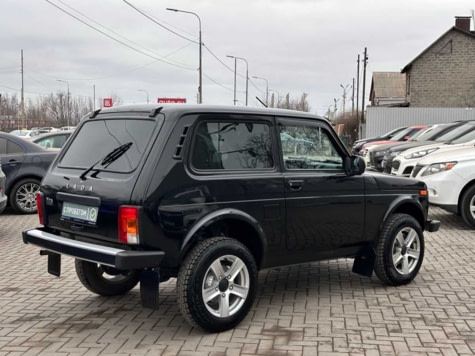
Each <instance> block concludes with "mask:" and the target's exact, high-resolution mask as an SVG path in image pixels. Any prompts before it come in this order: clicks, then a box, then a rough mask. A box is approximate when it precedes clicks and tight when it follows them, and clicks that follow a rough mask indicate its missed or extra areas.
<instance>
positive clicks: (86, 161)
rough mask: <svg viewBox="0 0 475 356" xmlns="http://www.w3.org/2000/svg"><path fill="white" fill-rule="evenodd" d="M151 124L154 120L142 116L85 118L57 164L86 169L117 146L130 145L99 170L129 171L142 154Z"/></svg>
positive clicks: (151, 127)
mask: <svg viewBox="0 0 475 356" xmlns="http://www.w3.org/2000/svg"><path fill="white" fill-rule="evenodd" d="M155 125H156V121H154V120H145V119H107V120H91V121H87V122H86V123H85V124H84V125H83V126H82V127H81V128H80V129H79V132H78V134H77V136H76V137H74V139H73V141H72V142H71V145H70V146H69V147H68V148H67V150H66V152H65V153H64V155H63V157H62V159H61V162H60V164H59V166H60V167H69V168H83V169H87V168H88V167H90V166H92V165H93V164H95V163H99V162H100V161H102V160H103V159H104V158H105V157H106V156H107V155H109V154H110V153H111V152H113V151H114V150H116V149H117V148H119V147H121V146H123V145H130V148H128V149H127V150H126V152H125V153H123V154H120V155H118V157H117V158H116V159H114V160H112V162H111V163H108V164H107V165H103V166H102V169H101V170H103V171H113V172H130V171H133V170H134V169H135V168H136V167H137V165H138V163H139V161H140V159H141V157H142V155H143V154H144V151H145V147H146V146H147V144H148V142H149V140H150V136H151V135H152V132H153V130H154V127H155Z"/></svg>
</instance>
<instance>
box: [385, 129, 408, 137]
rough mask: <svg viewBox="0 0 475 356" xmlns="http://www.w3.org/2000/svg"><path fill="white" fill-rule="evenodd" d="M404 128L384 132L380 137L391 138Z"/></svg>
mask: <svg viewBox="0 0 475 356" xmlns="http://www.w3.org/2000/svg"><path fill="white" fill-rule="evenodd" d="M404 129H405V127H398V128H397V129H392V130H391V131H388V132H386V133H385V134H383V135H381V137H392V136H394V135H395V134H397V133H398V132H400V131H402V130H404Z"/></svg>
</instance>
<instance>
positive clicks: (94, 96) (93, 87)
mask: <svg viewBox="0 0 475 356" xmlns="http://www.w3.org/2000/svg"><path fill="white" fill-rule="evenodd" d="M92 110H93V111H96V84H93V85H92Z"/></svg>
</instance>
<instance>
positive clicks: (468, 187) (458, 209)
mask: <svg viewBox="0 0 475 356" xmlns="http://www.w3.org/2000/svg"><path fill="white" fill-rule="evenodd" d="M474 185H475V179H472V180H471V181H470V182H468V183H467V184H465V186H464V187H463V188H462V190H461V191H460V194H459V196H458V200H457V214H460V212H461V211H462V209H461V208H462V207H461V204H462V197H463V195H464V194H465V192H466V191H467V190H469V189H470V188H471V187H473V186H474Z"/></svg>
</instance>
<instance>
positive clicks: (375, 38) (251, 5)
mask: <svg viewBox="0 0 475 356" xmlns="http://www.w3.org/2000/svg"><path fill="white" fill-rule="evenodd" d="M128 2H129V3H130V4H132V5H133V6H135V7H136V8H138V9H139V10H141V11H143V12H145V13H146V14H147V15H148V16H150V17H152V18H153V19H154V21H156V22H158V23H159V24H161V25H162V26H164V27H166V28H168V30H167V29H166V28H164V27H161V26H159V25H158V24H157V23H156V22H153V21H152V20H150V19H148V18H147V17H145V16H144V15H142V14H141V13H139V12H137V11H136V10H134V9H133V8H132V7H131V6H129V5H128V4H127V3H126V2H124V1H122V0H75V1H73V0H49V1H45V0H2V8H1V16H0V18H1V21H0V43H1V56H0V92H1V93H4V94H5V93H8V94H10V95H11V94H14V93H17V94H18V96H19V94H20V88H21V75H20V51H21V49H23V53H24V86H25V96H26V97H27V98H33V99H34V98H37V97H38V96H41V95H47V94H49V93H57V92H60V91H62V92H65V91H66V87H67V85H66V84H65V83H64V82H59V81H58V79H59V80H65V81H67V83H68V84H69V90H70V93H71V95H72V96H82V97H91V98H92V97H93V94H94V91H93V87H94V86H95V95H96V99H97V98H101V97H109V96H111V95H115V96H117V97H119V98H120V99H121V101H122V103H140V102H145V101H146V97H147V94H148V96H149V100H150V102H156V100H157V98H158V97H181V98H186V99H187V102H188V103H196V98H197V91H198V89H197V88H198V77H199V76H198V59H199V55H198V53H199V52H198V48H199V46H198V30H199V27H198V19H197V17H195V16H194V15H191V14H186V13H176V12H171V11H167V10H166V8H167V7H172V8H177V9H181V10H186V11H191V12H194V13H196V14H197V15H199V17H200V19H201V28H202V42H203V43H204V46H205V47H204V48H203V55H202V61H203V64H202V70H203V102H204V103H206V104H229V105H232V104H233V87H234V60H233V59H231V58H227V57H226V56H227V55H232V56H237V57H242V58H245V59H246V60H247V62H248V64H249V78H250V82H249V105H251V106H260V104H259V103H258V102H257V100H256V99H255V97H256V96H259V97H260V98H262V99H264V98H265V89H266V82H265V81H264V80H262V79H253V78H252V77H254V76H257V77H261V78H265V79H266V80H267V81H268V83H269V89H270V90H274V93H279V94H280V95H281V96H283V95H285V94H286V93H290V96H291V97H295V98H296V97H298V96H300V95H301V94H302V93H304V92H305V93H308V101H309V103H310V106H311V112H314V113H318V114H320V115H323V114H325V113H326V111H327V110H328V107H329V106H330V105H332V104H333V103H334V99H335V98H336V99H339V101H338V110H339V111H341V109H342V107H341V103H342V94H343V89H342V88H341V86H340V85H343V86H346V85H348V88H347V90H348V94H347V100H346V104H345V106H346V111H349V110H351V84H352V80H353V78H356V66H357V63H356V60H357V56H358V54H360V55H361V57H362V56H363V51H364V48H365V47H367V49H368V57H369V60H368V67H367V79H366V80H367V81H366V83H367V86H366V94H367V95H366V96H368V93H369V88H370V84H371V75H372V72H375V71H400V70H401V69H402V68H403V67H404V66H405V65H406V64H408V63H409V62H410V61H411V60H412V59H414V58H415V57H416V56H417V55H418V54H419V53H420V52H422V51H423V50H424V49H425V48H426V47H427V46H429V45H430V44H431V43H433V42H434V41H435V40H436V39H437V38H438V37H439V36H441V35H442V34H443V33H444V32H445V31H447V30H448V29H449V28H451V27H452V26H453V25H454V23H455V16H471V9H473V8H474V7H475V3H474V2H473V0H451V1H448V0H398V1H388V0H272V1H271V0H220V1H218V0H214V1H211V0H204V1H203V0H201V1H198V0H174V1H159V0H128ZM59 8H61V9H63V10H64V11H67V12H69V13H70V14H72V15H74V16H76V17H77V18H79V19H81V20H82V21H84V22H86V23H87V24H88V25H90V26H92V27H95V28H96V29H97V30H95V29H93V28H91V27H89V26H88V25H86V24H84V23H82V22H80V21H78V20H77V19H75V18H73V17H71V16H70V15H68V14H66V13H65V12H63V11H61V10H60V9H59ZM472 26H473V24H472ZM472 28H473V27H472ZM99 31H102V32H103V33H105V34H107V35H108V36H110V37H112V38H114V39H115V40H113V39H111V38H110V37H106V36H105V35H104V34H103V33H100V32H99ZM172 31H173V32H175V33H176V34H175V33H172ZM177 34H179V35H180V36H178V35H177ZM193 41H194V42H193ZM119 42H122V43H119ZM131 47H132V48H134V49H135V50H134V49H132V48H131ZM216 57H217V58H216ZM164 61H166V62H168V63H165V62H164ZM237 73H238V77H237V100H238V103H237V104H238V105H244V104H245V88H246V83H245V74H246V65H245V62H244V61H243V60H238V61H237ZM361 79H362V75H361ZM361 89H362V83H361V84H360V90H361ZM270 93H272V92H270ZM366 101H367V99H366ZM355 102H356V99H355ZM355 105H356V103H355ZM360 105H361V99H360Z"/></svg>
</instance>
